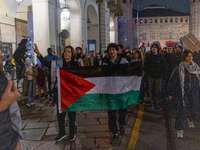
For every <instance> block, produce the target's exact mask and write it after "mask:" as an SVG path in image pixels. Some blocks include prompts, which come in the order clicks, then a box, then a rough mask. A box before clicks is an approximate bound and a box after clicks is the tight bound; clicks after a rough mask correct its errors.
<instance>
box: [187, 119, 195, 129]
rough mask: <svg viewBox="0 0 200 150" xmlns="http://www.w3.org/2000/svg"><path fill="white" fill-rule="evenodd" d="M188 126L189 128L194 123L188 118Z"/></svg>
mask: <svg viewBox="0 0 200 150" xmlns="http://www.w3.org/2000/svg"><path fill="white" fill-rule="evenodd" d="M188 126H189V128H194V123H193V121H189V120H188Z"/></svg>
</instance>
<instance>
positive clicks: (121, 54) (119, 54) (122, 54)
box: [117, 44, 125, 58]
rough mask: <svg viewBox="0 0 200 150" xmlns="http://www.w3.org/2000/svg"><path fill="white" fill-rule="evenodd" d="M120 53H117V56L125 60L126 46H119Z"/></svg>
mask: <svg viewBox="0 0 200 150" xmlns="http://www.w3.org/2000/svg"><path fill="white" fill-rule="evenodd" d="M118 49H119V50H118V52H117V56H119V57H123V58H125V55H124V53H123V49H124V46H123V45H120V44H119V45H118Z"/></svg>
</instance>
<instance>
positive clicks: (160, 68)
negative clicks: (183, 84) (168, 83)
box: [144, 44, 165, 109]
mask: <svg viewBox="0 0 200 150" xmlns="http://www.w3.org/2000/svg"><path fill="white" fill-rule="evenodd" d="M159 49H160V48H159V46H158V44H152V45H151V54H149V55H148V56H147V58H146V60H145V62H144V72H145V74H146V76H147V77H148V82H149V89H150V97H151V100H152V102H153V106H152V108H153V109H159V108H160V105H162V104H161V99H162V95H161V94H162V78H163V75H164V73H165V61H164V58H163V56H162V54H160V53H159Z"/></svg>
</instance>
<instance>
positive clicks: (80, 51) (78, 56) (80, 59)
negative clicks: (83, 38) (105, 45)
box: [75, 44, 85, 66]
mask: <svg viewBox="0 0 200 150" xmlns="http://www.w3.org/2000/svg"><path fill="white" fill-rule="evenodd" d="M83 50H84V48H83V44H82V48H81V47H76V49H75V51H76V59H75V61H77V62H78V64H79V66H84V61H83V60H84V58H85V51H83Z"/></svg>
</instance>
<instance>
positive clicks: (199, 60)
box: [192, 52, 200, 66]
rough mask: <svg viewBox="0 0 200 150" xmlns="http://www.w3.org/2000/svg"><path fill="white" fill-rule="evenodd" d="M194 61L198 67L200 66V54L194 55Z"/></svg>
mask: <svg viewBox="0 0 200 150" xmlns="http://www.w3.org/2000/svg"><path fill="white" fill-rule="evenodd" d="M192 55H193V61H194V62H195V63H197V65H198V66H200V52H198V53H197V52H194V53H193V54H192Z"/></svg>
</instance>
